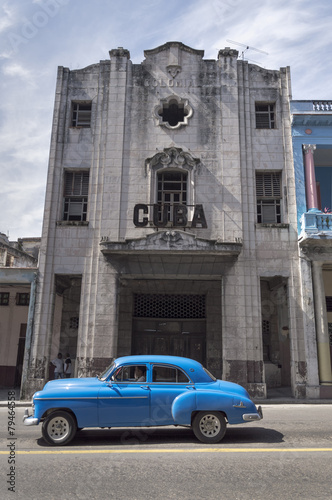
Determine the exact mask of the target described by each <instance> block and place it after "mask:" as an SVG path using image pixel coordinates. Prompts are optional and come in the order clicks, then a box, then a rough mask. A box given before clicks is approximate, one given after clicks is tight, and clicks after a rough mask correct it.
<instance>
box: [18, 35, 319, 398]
mask: <svg viewBox="0 0 332 500" xmlns="http://www.w3.org/2000/svg"><path fill="white" fill-rule="evenodd" d="M144 56H145V59H144V60H143V62H142V63H141V64H133V63H132V62H131V60H130V54H129V52H128V50H126V49H123V48H118V49H114V50H111V51H110V59H109V60H102V61H100V62H99V63H97V64H94V65H92V66H89V67H87V68H84V69H81V70H74V71H71V70H69V69H68V68H63V67H60V68H59V70H58V78H57V86H56V97H55V106H54V118H53V129H52V137H51V150H50V159H49V172H48V181H47V190H46V204H45V215H44V225H43V234H42V243H41V256H40V267H39V283H38V291H37V297H36V307H35V319H34V328H33V332H32V337H31V351H30V354H29V359H28V360H27V365H26V373H27V377H26V379H25V380H24V384H23V389H22V392H23V394H24V395H29V394H32V393H33V392H34V390H35V389H38V388H40V387H41V386H42V385H43V384H44V382H45V381H46V380H47V378H48V373H49V360H50V359H52V358H53V357H55V356H56V354H57V353H58V351H61V352H62V353H65V352H70V354H71V356H72V358H73V359H74V360H75V374H76V375H78V376H85V375H94V374H96V373H99V372H101V371H102V370H103V369H104V368H105V367H106V366H107V365H108V364H109V363H110V362H111V360H112V359H113V358H115V357H117V356H121V355H127V354H131V353H136V354H137V353H151V354H153V353H156V354H164V353H165V354H174V355H184V356H188V357H192V358H195V359H198V360H199V361H201V362H203V363H204V364H205V365H206V366H207V367H208V368H209V369H210V370H211V371H212V372H213V373H214V374H215V375H216V376H217V377H220V378H221V377H222V378H224V379H226V380H232V381H235V382H238V383H240V384H243V385H244V386H245V387H246V388H247V389H248V390H249V391H250V393H251V394H252V395H253V396H255V397H258V398H259V397H266V395H267V394H268V392H269V389H270V388H274V387H289V388H290V389H291V391H292V394H293V395H294V397H299V398H301V397H303V398H306V397H309V396H312V395H313V394H316V396H317V394H318V392H317V391H318V388H319V383H318V381H317V380H316V379H315V378H314V377H313V378H310V377H309V376H308V362H309V361H310V359H309V358H310V356H309V357H308V346H307V341H306V339H305V335H304V330H305V329H304V324H305V321H306V315H305V313H304V311H303V307H302V299H301V297H302V295H301V294H302V287H301V270H300V264H299V258H298V231H297V212H296V192H295V176H294V168H293V158H292V135H291V120H290V99H291V87H290V73H289V68H286V67H285V68H281V69H280V70H266V69H264V68H261V67H259V66H257V65H253V64H249V63H248V62H247V61H243V60H240V59H238V52H237V51H235V50H232V49H230V48H225V49H223V50H220V51H219V53H218V57H217V59H216V60H214V59H213V60H207V59H204V51H202V50H196V49H192V48H190V47H188V46H186V45H184V44H182V43H180V42H169V43H166V44H164V45H163V46H160V47H157V48H155V49H152V50H146V51H145V52H144ZM299 294H300V295H299ZM317 397H318V396H317Z"/></svg>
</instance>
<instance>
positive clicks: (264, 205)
mask: <svg viewBox="0 0 332 500" xmlns="http://www.w3.org/2000/svg"><path fill="white" fill-rule="evenodd" d="M256 197H257V222H258V223H265V224H275V223H277V224H280V223H281V174H280V172H264V173H256Z"/></svg>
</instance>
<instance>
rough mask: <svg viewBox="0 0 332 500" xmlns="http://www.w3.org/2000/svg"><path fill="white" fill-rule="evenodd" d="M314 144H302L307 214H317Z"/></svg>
mask: <svg viewBox="0 0 332 500" xmlns="http://www.w3.org/2000/svg"><path fill="white" fill-rule="evenodd" d="M315 149H316V146H315V145H314V144H303V152H304V169H305V188H306V197H307V207H308V211H309V212H319V209H318V200H317V188H316V175H315V163H314V151H315Z"/></svg>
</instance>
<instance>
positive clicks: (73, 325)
mask: <svg viewBox="0 0 332 500" xmlns="http://www.w3.org/2000/svg"><path fill="white" fill-rule="evenodd" d="M78 321H79V318H78V317H76V316H75V317H73V318H70V320H69V328H71V329H73V330H77V328H78Z"/></svg>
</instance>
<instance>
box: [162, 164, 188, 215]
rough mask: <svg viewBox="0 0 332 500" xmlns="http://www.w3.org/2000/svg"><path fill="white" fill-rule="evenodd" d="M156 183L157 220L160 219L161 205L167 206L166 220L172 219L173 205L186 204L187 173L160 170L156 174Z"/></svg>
mask: <svg viewBox="0 0 332 500" xmlns="http://www.w3.org/2000/svg"><path fill="white" fill-rule="evenodd" d="M157 183H158V192H157V203H158V205H159V206H160V209H159V221H161V220H162V207H163V206H164V205H167V206H168V209H167V211H168V215H167V221H172V220H173V209H174V205H186V204H187V173H186V172H177V171H173V172H162V173H159V174H158V177H157Z"/></svg>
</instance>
